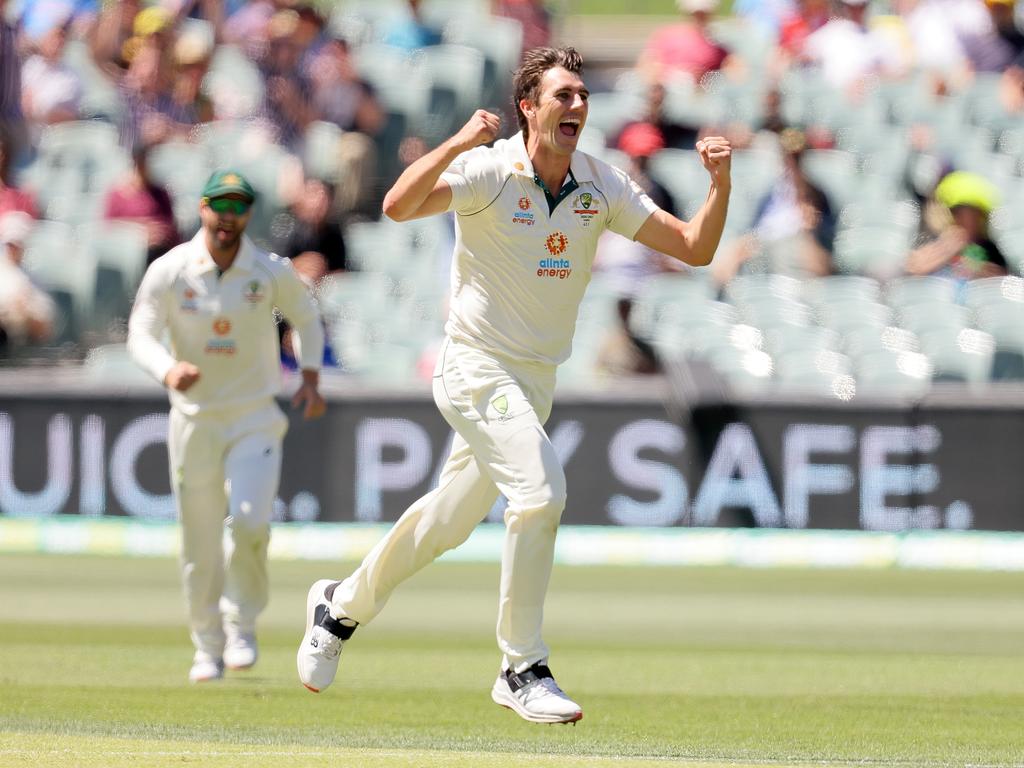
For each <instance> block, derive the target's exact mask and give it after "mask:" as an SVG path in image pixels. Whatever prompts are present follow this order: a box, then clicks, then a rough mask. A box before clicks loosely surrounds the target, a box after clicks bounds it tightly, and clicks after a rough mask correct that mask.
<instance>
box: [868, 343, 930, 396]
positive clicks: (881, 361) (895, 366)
mask: <svg viewBox="0 0 1024 768" xmlns="http://www.w3.org/2000/svg"><path fill="white" fill-rule="evenodd" d="M931 374H932V366H931V362H930V361H929V360H928V358H927V356H925V355H922V354H920V353H917V352H898V353H894V352H878V353H875V354H871V355H865V356H863V357H861V358H860V359H858V360H857V361H856V378H857V386H858V391H859V392H860V393H861V394H868V393H870V394H876V395H884V396H898V395H903V396H921V395H923V394H925V393H926V392H927V391H928V390H929V389H930V388H931Z"/></svg>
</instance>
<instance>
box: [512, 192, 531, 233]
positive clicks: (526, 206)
mask: <svg viewBox="0 0 1024 768" xmlns="http://www.w3.org/2000/svg"><path fill="white" fill-rule="evenodd" d="M512 223H513V224H525V225H526V226H528V227H532V226H533V225H534V223H535V222H534V218H533V213H532V212H531V211H530V198H528V197H520V198H519V210H518V211H516V212H515V213H513V214H512Z"/></svg>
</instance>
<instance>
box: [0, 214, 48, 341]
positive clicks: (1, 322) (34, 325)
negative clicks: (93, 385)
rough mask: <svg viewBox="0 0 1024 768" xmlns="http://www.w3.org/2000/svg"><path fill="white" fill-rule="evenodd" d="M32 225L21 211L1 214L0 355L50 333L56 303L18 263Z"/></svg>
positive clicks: (20, 260)
mask: <svg viewBox="0 0 1024 768" xmlns="http://www.w3.org/2000/svg"><path fill="white" fill-rule="evenodd" d="M32 225H33V223H32V217H31V216H29V215H28V214H27V213H25V212H23V211H11V212H8V213H5V214H3V215H0V358H3V357H6V356H7V355H8V354H9V353H10V352H11V351H13V350H14V349H15V348H17V347H19V346H23V345H25V344H42V343H45V342H46V341H48V340H49V339H50V338H51V337H52V336H53V323H54V318H55V316H56V305H55V304H54V302H53V299H52V298H50V296H49V294H47V293H46V291H44V290H42V289H41V288H39V287H38V286H36V284H35V283H34V282H33V281H32V279H31V278H30V277H29V275H28V274H27V273H26V272H25V270H24V268H23V267H22V263H21V262H22V257H23V256H24V253H25V242H26V240H27V239H28V236H29V234H30V233H31V231H32Z"/></svg>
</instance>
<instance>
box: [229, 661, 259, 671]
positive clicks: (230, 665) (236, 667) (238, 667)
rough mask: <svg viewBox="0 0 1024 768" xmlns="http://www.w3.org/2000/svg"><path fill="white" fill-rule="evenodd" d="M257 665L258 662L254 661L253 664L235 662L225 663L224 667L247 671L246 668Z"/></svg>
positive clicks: (231, 669) (230, 669)
mask: <svg viewBox="0 0 1024 768" xmlns="http://www.w3.org/2000/svg"><path fill="white" fill-rule="evenodd" d="M255 666H256V662H255V661H254V662H253V663H252V664H240V665H237V666H236V665H234V664H225V665H224V669H227V670H229V671H231V672H245V670H247V669H252V668H253V667H255Z"/></svg>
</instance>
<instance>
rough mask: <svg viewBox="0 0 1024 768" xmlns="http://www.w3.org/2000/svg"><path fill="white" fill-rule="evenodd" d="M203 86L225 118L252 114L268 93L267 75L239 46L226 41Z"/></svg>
mask: <svg viewBox="0 0 1024 768" xmlns="http://www.w3.org/2000/svg"><path fill="white" fill-rule="evenodd" d="M201 88H202V92H203V93H204V94H205V95H206V96H207V97H209V99H210V100H211V101H212V102H213V103H214V104H215V105H216V107H217V114H218V115H219V116H220V117H221V118H223V119H229V118H245V117H248V116H249V115H252V114H253V113H254V112H255V111H256V110H257V109H258V108H259V107H260V105H261V104H262V103H263V99H264V95H265V93H266V85H265V83H264V82H263V75H262V73H261V72H260V70H259V68H258V67H257V66H256V64H255V63H254V62H253V61H252V60H251V59H250V58H249V57H248V56H246V54H245V52H244V51H243V50H242V49H240V48H239V47H237V46H235V45H227V44H223V43H222V44H220V45H218V46H217V48H216V49H215V51H214V54H213V59H212V61H211V62H210V69H209V71H208V72H207V73H206V76H205V77H204V78H203V83H202V86H201Z"/></svg>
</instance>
